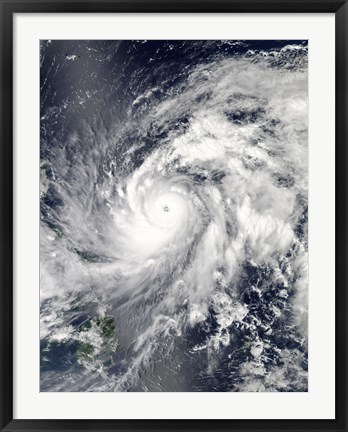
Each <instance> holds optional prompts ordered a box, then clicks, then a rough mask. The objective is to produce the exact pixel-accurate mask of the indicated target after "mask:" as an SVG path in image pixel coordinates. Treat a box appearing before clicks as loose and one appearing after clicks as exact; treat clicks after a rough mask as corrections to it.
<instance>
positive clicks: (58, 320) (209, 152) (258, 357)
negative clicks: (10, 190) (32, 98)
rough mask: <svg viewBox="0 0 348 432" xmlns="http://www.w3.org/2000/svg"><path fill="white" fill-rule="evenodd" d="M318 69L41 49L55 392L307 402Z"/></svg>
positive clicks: (228, 50) (228, 46) (226, 49)
mask: <svg viewBox="0 0 348 432" xmlns="http://www.w3.org/2000/svg"><path fill="white" fill-rule="evenodd" d="M307 54H308V52H307V42H306V41H42V42H41V199H40V201H41V235H40V300H41V324H40V337H41V390H42V391H235V392H245V391H307V289H308V287H307V285H308V268H307V253H308V245H307V240H308V238H307V237H308V236H307V204H308V203H307V201H308V199H307V190H308V167H307V161H308V88H307V87H308V86H307Z"/></svg>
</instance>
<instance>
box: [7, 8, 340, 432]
mask: <svg viewBox="0 0 348 432" xmlns="http://www.w3.org/2000/svg"><path fill="white" fill-rule="evenodd" d="M58 3H59V2H56V1H54V0H53V1H52V0H47V3H46V5H45V4H44V2H43V1H41V0H39V1H36V2H32V1H30V0H24V1H23V2H17V1H13V2H10V1H8V0H0V16H1V25H2V30H1V35H0V44H1V45H0V47H1V51H2V52H1V59H0V81H1V88H0V117H1V118H0V130H1V143H0V277H1V279H0V281H1V290H0V308H1V318H0V338H1V339H0V342H1V343H0V430H3V431H7V432H10V431H16V430H18V431H20V430H22V431H37V430H51V431H59V430H65V431H67V432H68V431H76V430H81V431H82V430H95V431H97V430H116V429H115V427H110V426H111V425H110V423H109V422H108V423H109V427H108V426H106V425H105V426H106V427H105V426H104V427H103V426H102V423H103V422H100V423H99V426H97V427H96V429H92V428H86V429H85V428H84V427H83V424H84V423H85V421H79V420H77V421H75V422H70V421H69V422H66V421H63V424H64V426H66V428H64V427H63V428H61V427H60V426H63V424H62V423H61V422H60V421H54V420H53V421H44V420H41V421H40V420H39V421H38V420H32V421H28V420H13V353H12V322H13V298H12V292H11V287H12V286H13V283H12V282H13V279H12V278H13V275H12V268H13V243H12V240H13V238H12V235H13V198H12V187H13V179H12V166H13V156H12V146H11V143H12V134H13V131H12V108H13V99H12V97H13V91H12V84H13V66H12V31H13V23H12V14H13V12H14V11H15V10H16V11H18V12H20V11H22V10H21V9H23V12H26V11H33V12H34V10H33V9H45V10H46V8H47V9H49V8H51V7H52V6H53V8H54V5H57V4H58ZM86 3H89V2H88V1H86ZM90 3H92V2H90ZM101 3H102V2H101ZM107 3H110V4H111V1H110V2H109V1H108V2H107ZM114 3H115V4H114V5H113V6H116V5H117V3H119V2H118V1H115V2H114ZM121 3H122V2H121ZM123 3H124V2H123ZM131 3H132V2H130V4H129V9H131V8H132V6H131ZM137 3H138V4H139V3H143V4H144V5H146V3H147V2H137ZM169 3H171V2H169ZM204 3H205V2H204V1H202V5H203V4H204ZM238 3H240V2H238ZM246 3H247V2H246ZM248 3H249V4H250V3H253V6H254V7H255V6H256V5H257V4H258V3H260V5H262V1H260V2H259V1H252V2H248ZM265 3H271V2H270V1H268V2H265ZM272 3H273V4H275V3H276V2H275V1H272ZM281 3H283V2H282V1H279V2H278V4H281ZM292 3H293V4H294V5H295V4H296V5H297V6H298V8H299V9H300V3H299V2H298V1H293V2H292ZM304 3H306V2H305V1H304ZM308 3H309V2H308ZM310 3H312V4H317V6H318V7H319V5H320V4H323V3H324V2H321V1H317V2H315V1H310ZM328 3H329V2H326V5H327V4H328ZM339 3H340V5H341V7H340V8H339V9H338V7H337V8H336V9H338V10H337V11H336V43H337V46H336V89H337V91H336V150H337V155H339V158H337V159H336V185H337V188H336V211H337V210H338V212H337V213H339V214H337V213H336V223H337V227H339V228H340V231H338V230H337V231H336V234H337V235H336V238H340V247H339V249H338V245H337V244H336V270H337V275H338V274H339V275H340V278H338V277H337V281H336V290H337V292H338V290H340V295H341V299H342V301H341V302H340V304H339V305H337V304H336V312H337V313H338V316H339V319H337V324H338V325H339V326H342V327H340V330H341V331H340V335H337V334H336V366H337V369H336V374H337V371H338V370H340V372H342V371H343V375H342V374H341V373H340V375H338V374H337V380H336V385H337V388H336V404H337V405H336V408H337V416H336V422H333V423H336V426H333V425H332V423H331V425H332V426H331V427H330V426H328V428H327V429H324V428H325V426H324V427H323V428H320V430H335V431H337V432H338V431H339V432H347V431H348V429H347V395H348V380H347V371H346V368H347V362H346V360H347V359H348V346H347V335H348V320H347V318H346V311H348V303H347V298H348V296H347V289H348V287H347V276H348V266H347V262H346V257H347V252H348V237H347V231H346V224H347V220H346V201H347V198H348V197H347V191H348V176H347V174H346V171H345V170H346V169H347V167H348V159H347V156H348V152H347V146H348V127H347V125H346V123H347V121H348V119H347V114H348V97H347V90H348V89H347V83H348V31H347V26H348V5H347V2H346V1H345V2H344V3H343V2H339ZM63 4H64V5H66V4H67V1H66V0H63V1H62V2H61V5H62V6H63ZM76 4H79V6H80V7H81V6H82V4H81V3H80V1H78V2H77V3H75V5H76ZM152 4H153V3H152ZM157 4H159V3H157ZM217 4H219V5H220V7H221V6H222V4H224V3H221V2H217ZM225 4H226V3H225ZM334 4H336V5H337V4H338V2H337V1H336V2H332V3H331V8H333V7H334V6H333V5H334ZM342 4H343V5H342ZM31 5H35V6H36V7H34V8H32V9H31ZM104 5H105V2H104ZM64 7H65V6H63V8H64ZM95 7H96V8H97V7H98V6H95ZM325 7H326V6H325ZM81 9H82V8H81ZM88 10H89V8H88V7H87V10H86V12H87V11H88ZM52 12H53V11H52ZM327 12H328V10H327ZM337 24H339V25H337ZM337 27H339V30H340V34H339V38H340V40H339V39H338V31H337ZM338 42H339V43H338ZM6 59H9V60H10V61H7V62H6ZM338 90H339V91H338ZM5 108H6V110H5ZM339 147H340V148H339ZM342 195H343V196H342ZM336 229H337V228H336ZM341 242H342V243H341ZM343 242H344V244H343ZM337 243H338V242H337ZM343 269H344V270H343ZM342 285H343V286H342ZM337 328H339V327H337ZM342 396H343V397H342ZM38 423H41V425H40V426H41V427H38V426H39V425H38ZM94 424H95V423H94ZM322 424H323V425H324V424H325V422H323V423H322ZM58 425H59V426H58ZM57 426H58V427H57ZM143 426H144V427H142V428H138V427H135V428H134V427H132V426H131V425H129V428H126V429H124V428H123V427H122V426H121V427H120V428H119V429H118V428H117V430H118V431H119V432H121V431H122V430H128V431H129V432H130V431H131V430H147V431H150V430H155V429H152V428H151V426H150V425H147V424H146V422H144V424H143ZM302 426H303V425H302ZM308 426H309V425H308ZM188 427H189V426H188V425H187V426H186V427H184V428H178V429H177V428H176V427H175V426H174V424H173V427H171V428H170V429H171V430H172V431H173V432H174V431H175V430H177V431H181V432H184V430H185V431H188V430H189V429H188ZM231 427H233V426H231ZM309 428H310V429H302V427H301V426H300V427H298V428H296V426H295V425H294V428H292V427H291V428H288V427H287V428H284V429H283V430H285V429H287V430H297V431H300V430H312V431H313V430H314V429H313V426H312V427H310V426H309ZM204 429H206V428H204ZM233 429H234V430H240V429H239V427H238V426H236V427H235V428H234V427H233ZM243 429H244V430H245V431H246V430H248V429H247V427H245V428H243ZM262 429H264V427H262ZM270 429H273V430H275V429H276V428H273V427H272V428H270ZM156 430H158V428H157V427H156ZM162 430H163V429H162ZM191 430H198V429H197V427H194V428H193V429H191ZM210 430H212V429H210ZM225 430H226V429H225ZM231 430H232V429H231ZM249 430H255V429H249ZM259 430H261V429H259ZM264 430H266V429H264ZM276 430H280V429H276ZM318 430H319V429H318Z"/></svg>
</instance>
